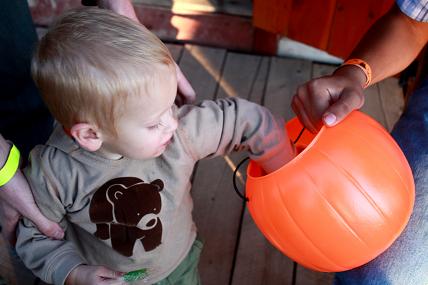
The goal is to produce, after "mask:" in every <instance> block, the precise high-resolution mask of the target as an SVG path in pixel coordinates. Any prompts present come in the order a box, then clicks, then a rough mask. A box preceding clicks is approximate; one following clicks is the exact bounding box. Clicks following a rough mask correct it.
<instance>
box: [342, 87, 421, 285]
mask: <svg viewBox="0 0 428 285" xmlns="http://www.w3.org/2000/svg"><path fill="white" fill-rule="evenodd" d="M392 136H393V137H394V139H395V140H396V141H397V143H398V144H399V145H400V147H401V149H402V150H403V152H404V154H405V155H406V157H407V160H408V161H409V164H410V166H411V168H412V171H413V176H414V179H415V186H416V188H415V189H416V198H415V206H414V209H413V213H412V216H411V217H410V221H409V223H408V225H407V227H406V228H405V230H404V232H403V233H402V234H401V235H400V237H399V238H398V239H397V240H396V241H395V242H394V243H393V244H392V246H391V247H390V248H389V249H388V250H386V251H385V252H384V253H383V254H382V255H380V256H379V257H377V258H376V259H374V260H373V261H371V262H369V263H368V264H366V265H364V266H361V267H358V268H356V269H353V270H349V271H345V272H340V273H337V274H336V276H335V280H334V284H336V285H339V284H340V285H427V284H428V80H425V82H424V83H423V84H422V87H421V88H419V89H418V90H417V91H415V92H414V94H413V95H412V96H411V97H410V100H409V103H408V106H407V108H406V110H405V112H404V114H403V115H402V116H401V118H400V120H399V121H398V122H397V124H396V125H395V127H394V129H393V131H392Z"/></svg>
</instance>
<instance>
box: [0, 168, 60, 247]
mask: <svg viewBox="0 0 428 285" xmlns="http://www.w3.org/2000/svg"><path fill="white" fill-rule="evenodd" d="M5 186H7V187H6V189H2V196H1V198H2V199H1V200H2V201H4V203H2V204H7V205H8V206H9V207H3V211H4V213H5V215H14V214H15V213H16V212H17V211H18V212H20V214H21V215H23V216H24V217H26V218H28V219H30V220H31V221H32V222H33V223H34V224H35V225H36V227H37V228H38V229H39V230H40V231H41V232H42V233H43V234H44V235H46V236H48V237H51V238H54V239H62V238H63V237H64V231H63V229H62V228H61V227H60V226H59V225H58V224H57V223H55V222H52V221H50V220H48V219H47V218H46V217H45V216H43V215H42V213H41V212H40V210H39V208H38V207H37V206H36V204H35V202H34V198H33V194H32V192H31V190H30V188H29V185H28V182H27V180H26V179H25V177H24V175H23V174H22V172H20V171H18V172H16V174H15V176H14V177H13V178H12V179H11V180H10V181H9V182H8V184H6V185H5ZM13 226H16V223H15V224H14V225H13ZM13 230H14V229H13Z"/></svg>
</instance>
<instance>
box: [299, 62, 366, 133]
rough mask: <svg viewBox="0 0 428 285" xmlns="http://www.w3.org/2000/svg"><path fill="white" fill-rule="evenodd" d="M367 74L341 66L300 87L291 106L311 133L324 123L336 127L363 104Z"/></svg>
mask: <svg viewBox="0 0 428 285" xmlns="http://www.w3.org/2000/svg"><path fill="white" fill-rule="evenodd" d="M364 82H365V75H364V74H363V73H362V72H361V71H360V70H359V68H358V67H354V66H345V67H341V68H339V69H338V70H336V72H335V73H334V74H333V75H331V76H325V77H321V78H316V79H313V80H311V81H309V82H307V83H305V84H303V85H301V86H299V87H298V89H297V93H296V94H295V95H294V97H293V100H292V103H291V107H292V108H293V111H294V113H296V115H297V117H298V118H299V120H300V122H301V123H302V124H303V125H304V126H305V127H306V128H307V129H308V130H309V131H310V132H312V133H316V132H318V131H319V129H320V128H321V127H322V125H323V124H325V125H327V126H334V125H336V124H338V123H340V122H341V121H342V120H343V119H344V118H345V117H346V116H347V115H348V114H349V113H351V112H352V111H353V110H355V109H359V108H361V107H362V106H363V104H364V94H363V87H362V86H363V84H364Z"/></svg>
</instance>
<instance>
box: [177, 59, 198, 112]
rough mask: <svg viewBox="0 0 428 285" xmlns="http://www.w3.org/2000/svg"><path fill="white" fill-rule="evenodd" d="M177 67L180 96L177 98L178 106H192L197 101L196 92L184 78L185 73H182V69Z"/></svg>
mask: <svg viewBox="0 0 428 285" xmlns="http://www.w3.org/2000/svg"><path fill="white" fill-rule="evenodd" d="M175 67H176V71H177V84H178V94H177V98H175V103H176V104H177V105H178V106H181V105H183V104H191V103H193V102H195V99H196V93H195V90H194V89H193V87H192V85H190V82H189V81H188V80H187V78H186V77H185V76H184V74H183V72H181V69H180V67H178V65H177V64H175Z"/></svg>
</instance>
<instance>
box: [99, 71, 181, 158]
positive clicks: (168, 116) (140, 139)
mask: <svg viewBox="0 0 428 285" xmlns="http://www.w3.org/2000/svg"><path fill="white" fill-rule="evenodd" d="M146 92H148V93H149V94H148V96H145V94H144V96H142V97H143V98H129V99H128V101H127V103H126V108H125V109H124V114H123V115H122V116H120V118H118V119H117V121H116V122H117V123H116V131H117V136H116V137H113V136H111V135H104V136H103V144H102V146H101V149H100V153H101V154H103V155H104V156H106V157H108V158H111V159H118V158H120V157H122V156H125V157H129V158H133V159H148V158H153V157H157V156H159V155H161V154H162V153H163V152H164V151H165V149H166V147H167V146H168V144H169V143H170V141H171V138H172V136H173V134H174V132H175V130H176V129H177V119H176V117H175V112H174V99H175V96H176V94H177V77H176V72H175V68H174V67H166V66H161V67H159V70H158V72H157V75H156V76H155V78H154V79H153V80H150V82H148V83H147V88H146Z"/></svg>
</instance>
